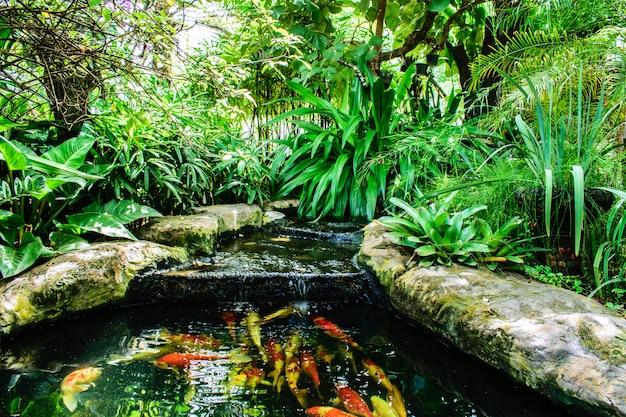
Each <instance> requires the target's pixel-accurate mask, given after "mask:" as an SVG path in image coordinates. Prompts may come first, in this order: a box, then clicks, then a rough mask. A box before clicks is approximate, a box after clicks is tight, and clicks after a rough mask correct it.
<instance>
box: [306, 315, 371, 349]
mask: <svg viewBox="0 0 626 417" xmlns="http://www.w3.org/2000/svg"><path fill="white" fill-rule="evenodd" d="M311 319H313V323H315V325H316V326H317V327H319V328H320V329H322V330H323V331H324V332H325V333H326V334H327V335H329V336H330V337H334V338H335V339H339V340H341V341H342V342H344V343H347V344H349V345H350V346H352V347H354V348H355V349H359V350H361V348H360V346H359V345H358V344H357V343H356V342H355V341H354V340H352V338H351V337H350V336H348V335H347V334H346V332H344V331H343V330H341V329H340V328H339V326H337V325H336V324H335V323H333V322H332V321H330V320H326V319H325V318H324V317H322V316H318V315H316V314H313V315H311Z"/></svg>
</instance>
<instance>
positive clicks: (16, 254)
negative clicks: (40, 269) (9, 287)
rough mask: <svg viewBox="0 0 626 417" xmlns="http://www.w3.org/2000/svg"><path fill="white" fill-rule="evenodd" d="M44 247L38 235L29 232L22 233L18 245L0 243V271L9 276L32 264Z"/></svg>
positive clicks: (4, 275) (5, 276) (4, 276)
mask: <svg viewBox="0 0 626 417" xmlns="http://www.w3.org/2000/svg"><path fill="white" fill-rule="evenodd" d="M43 249H44V246H43V243H42V242H41V239H40V238H39V237H35V235H33V234H32V233H31V232H26V233H24V236H23V237H22V242H21V244H20V246H19V247H17V248H12V247H10V246H3V245H0V272H1V273H2V277H3V278H9V277H12V276H15V275H17V274H19V273H20V272H23V271H25V270H27V269H28V268H30V267H31V266H33V265H34V264H35V262H36V261H37V259H39V256H40V255H41V253H42V251H43Z"/></svg>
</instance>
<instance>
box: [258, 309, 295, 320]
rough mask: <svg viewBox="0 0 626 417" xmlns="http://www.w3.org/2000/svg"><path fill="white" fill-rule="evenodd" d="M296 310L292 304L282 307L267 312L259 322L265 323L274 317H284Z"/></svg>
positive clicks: (274, 318)
mask: <svg viewBox="0 0 626 417" xmlns="http://www.w3.org/2000/svg"><path fill="white" fill-rule="evenodd" d="M295 311H296V309H295V308H293V306H288V307H283V308H281V309H279V310H276V311H275V312H273V313H271V314H268V315H267V316H263V320H261V324H267V323H269V322H271V321H274V320H276V319H286V318H287V317H289V316H291V315H292V314H293V313H294V312H295Z"/></svg>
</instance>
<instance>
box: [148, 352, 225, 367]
mask: <svg viewBox="0 0 626 417" xmlns="http://www.w3.org/2000/svg"><path fill="white" fill-rule="evenodd" d="M228 358H229V357H228V356H226V355H217V354H210V355H209V354H204V353H168V354H167V355H165V356H161V357H160V358H159V359H157V360H156V361H155V362H154V364H155V365H156V366H157V367H158V368H163V369H169V368H177V369H182V368H188V367H189V365H190V364H191V362H192V361H214V360H217V359H228Z"/></svg>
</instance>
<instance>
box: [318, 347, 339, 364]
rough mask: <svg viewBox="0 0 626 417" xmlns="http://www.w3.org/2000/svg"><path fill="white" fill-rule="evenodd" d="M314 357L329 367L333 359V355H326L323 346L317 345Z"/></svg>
mask: <svg viewBox="0 0 626 417" xmlns="http://www.w3.org/2000/svg"><path fill="white" fill-rule="evenodd" d="M315 356H316V357H317V359H319V360H320V361H322V362H326V363H327V364H328V366H330V365H331V363H332V361H333V358H334V357H335V354H334V353H333V354H330V353H328V351H327V350H326V348H325V347H324V345H322V344H319V345H317V348H316V349H315Z"/></svg>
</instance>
